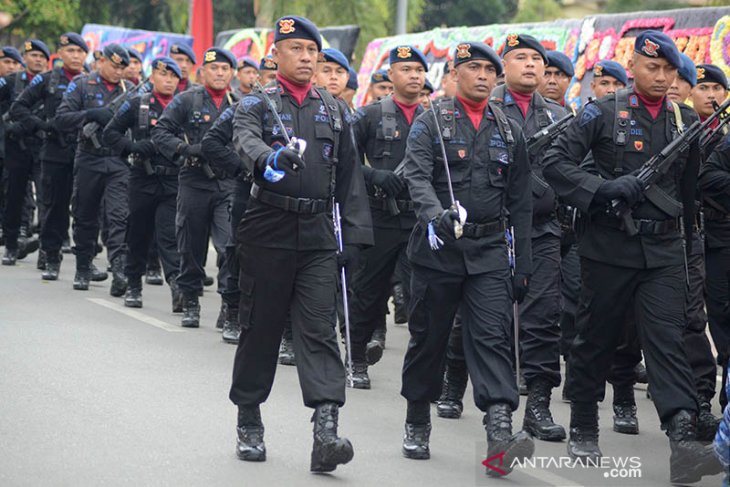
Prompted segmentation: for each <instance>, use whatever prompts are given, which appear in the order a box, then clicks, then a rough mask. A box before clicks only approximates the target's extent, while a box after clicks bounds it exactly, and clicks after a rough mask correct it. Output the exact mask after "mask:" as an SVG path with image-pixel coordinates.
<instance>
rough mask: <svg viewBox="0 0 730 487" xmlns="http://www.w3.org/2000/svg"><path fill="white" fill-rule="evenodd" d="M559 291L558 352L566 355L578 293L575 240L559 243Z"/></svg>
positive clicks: (577, 265)
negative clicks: (560, 303)
mask: <svg viewBox="0 0 730 487" xmlns="http://www.w3.org/2000/svg"><path fill="white" fill-rule="evenodd" d="M560 291H561V297H562V307H561V314H560V353H561V354H562V355H563V356H564V357H567V356H568V353H569V352H570V344H571V343H572V342H573V339H574V338H575V333H576V331H575V311H576V309H577V308H578V296H579V295H580V258H579V257H578V246H577V245H576V244H575V242H573V241H572V239H571V241H570V242H568V243H565V242H563V243H561V245H560Z"/></svg>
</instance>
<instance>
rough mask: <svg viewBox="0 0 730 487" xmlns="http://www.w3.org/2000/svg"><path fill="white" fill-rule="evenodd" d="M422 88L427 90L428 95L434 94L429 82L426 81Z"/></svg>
mask: <svg viewBox="0 0 730 487" xmlns="http://www.w3.org/2000/svg"><path fill="white" fill-rule="evenodd" d="M423 88H424V89H426V90H428V92H429V93H433V92H434V89H433V85H432V84H431V82H430V81H429V80H426V83H424V85H423Z"/></svg>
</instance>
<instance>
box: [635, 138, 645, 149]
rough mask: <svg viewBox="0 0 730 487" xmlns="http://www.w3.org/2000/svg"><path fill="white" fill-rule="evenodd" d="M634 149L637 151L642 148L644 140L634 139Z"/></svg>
mask: <svg viewBox="0 0 730 487" xmlns="http://www.w3.org/2000/svg"><path fill="white" fill-rule="evenodd" d="M634 149H636V150H638V151H643V150H644V141H643V140H635V141H634Z"/></svg>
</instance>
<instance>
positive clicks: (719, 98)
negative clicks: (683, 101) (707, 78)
mask: <svg viewBox="0 0 730 487" xmlns="http://www.w3.org/2000/svg"><path fill="white" fill-rule="evenodd" d="M690 98H692V106H693V107H694V109H695V111H696V112H697V113H699V114H700V115H702V116H703V117H709V116H710V115H712V114H713V113H714V111H715V108H714V103H717V104H721V103H722V102H724V101H725V98H727V90H726V89H725V88H723V87H722V85H721V84H720V83H699V84H698V85H697V86H695V87H694V88H692V93H691V94H690ZM713 102H714V103H713Z"/></svg>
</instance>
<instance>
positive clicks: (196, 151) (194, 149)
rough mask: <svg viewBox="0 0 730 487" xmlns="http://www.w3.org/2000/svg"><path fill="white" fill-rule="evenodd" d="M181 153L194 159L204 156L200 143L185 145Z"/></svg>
mask: <svg viewBox="0 0 730 487" xmlns="http://www.w3.org/2000/svg"><path fill="white" fill-rule="evenodd" d="M180 154H181V155H182V156H183V158H184V159H194V158H196V157H203V149H202V148H201V146H200V144H193V145H185V146H183V148H182V151H181V152H180Z"/></svg>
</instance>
